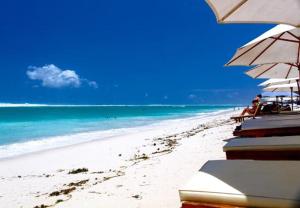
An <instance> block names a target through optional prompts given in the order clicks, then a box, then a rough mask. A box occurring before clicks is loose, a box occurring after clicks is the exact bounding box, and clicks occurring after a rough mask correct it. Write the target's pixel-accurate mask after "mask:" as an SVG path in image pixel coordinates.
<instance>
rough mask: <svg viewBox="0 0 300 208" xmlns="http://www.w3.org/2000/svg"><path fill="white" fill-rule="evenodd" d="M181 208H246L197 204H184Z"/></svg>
mask: <svg viewBox="0 0 300 208" xmlns="http://www.w3.org/2000/svg"><path fill="white" fill-rule="evenodd" d="M181 208H245V207H237V206H230V205H222V204H204V203H196V202H183V203H182V206H181Z"/></svg>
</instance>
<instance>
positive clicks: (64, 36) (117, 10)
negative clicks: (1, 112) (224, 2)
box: [0, 0, 272, 104]
mask: <svg viewBox="0 0 300 208" xmlns="http://www.w3.org/2000/svg"><path fill="white" fill-rule="evenodd" d="M0 25H1V27H0V46H1V47H0V90H1V91H0V92H1V93H0V103H1V102H10V103H24V102H27V103H60V104H69V103H72V104H154V103H156V104H158V103H160V104H205V103H209V104H211V103H216V104H221V103H247V101H248V100H251V98H252V97H253V96H254V95H255V94H256V93H258V92H259V89H258V88H257V87H256V85H257V84H258V83H259V82H260V81H263V80H253V79H251V78H249V77H247V76H246V75H244V73H243V71H244V70H245V69H246V68H243V67H223V65H224V64H225V63H226V62H227V61H228V60H229V59H230V57H231V56H232V55H233V53H234V52H235V50H236V48H238V47H240V46H241V45H243V44H245V43H246V42H248V41H250V40H252V39H253V38H255V37H256V36H258V35H260V34H261V33H263V32H264V31H266V30H267V29H269V28H271V27H272V25H250V24H249V25H238V24H230V25H229V24H227V25H219V24H217V23H216V18H215V16H214V15H213V12H212V11H211V10H210V8H209V7H208V6H207V5H206V3H205V2H204V1H203V0H197V1H195V0H164V1H161V0H151V1H141V0H128V1H123V0H110V1H103V0H86V1H79V0H77V1H76V0H43V1H40V0H28V1H19V0H10V1H1V3H0Z"/></svg>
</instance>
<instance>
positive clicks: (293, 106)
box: [291, 87, 294, 111]
mask: <svg viewBox="0 0 300 208" xmlns="http://www.w3.org/2000/svg"><path fill="white" fill-rule="evenodd" d="M291 101H292V111H294V99H293V88H292V87H291Z"/></svg>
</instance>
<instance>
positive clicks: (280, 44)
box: [226, 15, 300, 78]
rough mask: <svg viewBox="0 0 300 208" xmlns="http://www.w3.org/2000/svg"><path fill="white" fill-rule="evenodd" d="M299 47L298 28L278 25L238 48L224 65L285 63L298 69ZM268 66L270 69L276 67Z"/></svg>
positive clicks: (299, 30)
mask: <svg viewBox="0 0 300 208" xmlns="http://www.w3.org/2000/svg"><path fill="white" fill-rule="evenodd" d="M299 16H300V15H299ZM299 46H300V28H295V27H292V26H289V25H278V26H276V27H274V28H272V29H271V30H269V31H267V32H266V33H264V34H262V35H261V36H259V37H258V38H256V39H254V40H253V41H251V42H249V43H247V44H246V45H244V46H243V47H241V48H239V49H238V50H237V51H236V53H235V55H234V56H233V58H232V59H231V60H230V61H229V62H228V63H227V64H226V65H230V66H233V65H244V66H251V65H260V64H275V63H287V65H288V66H290V67H293V66H294V67H297V68H298V69H300V65H299V60H300V47H299ZM269 66H270V68H272V67H274V66H276V65H274V66H273V65H269ZM266 70H268V68H266ZM281 78H285V77H281Z"/></svg>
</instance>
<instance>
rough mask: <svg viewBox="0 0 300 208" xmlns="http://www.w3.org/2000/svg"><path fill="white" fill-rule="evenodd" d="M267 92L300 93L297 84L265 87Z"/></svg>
mask: <svg viewBox="0 0 300 208" xmlns="http://www.w3.org/2000/svg"><path fill="white" fill-rule="evenodd" d="M263 90H264V91H266V92H290V91H291V90H292V92H296V91H298V85H297V83H291V84H278V85H271V86H268V87H265V88H264V89H263Z"/></svg>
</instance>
